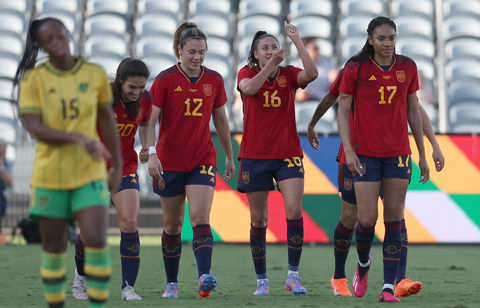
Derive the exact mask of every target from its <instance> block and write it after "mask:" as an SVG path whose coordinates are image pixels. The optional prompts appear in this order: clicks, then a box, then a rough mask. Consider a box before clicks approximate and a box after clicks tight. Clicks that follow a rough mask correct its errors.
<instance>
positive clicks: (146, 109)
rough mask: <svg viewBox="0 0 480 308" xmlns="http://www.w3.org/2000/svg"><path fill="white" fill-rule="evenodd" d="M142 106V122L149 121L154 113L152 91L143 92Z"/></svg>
mask: <svg viewBox="0 0 480 308" xmlns="http://www.w3.org/2000/svg"><path fill="white" fill-rule="evenodd" d="M140 102H141V103H140V106H142V108H143V114H142V120H141V122H142V123H145V122H148V120H150V117H151V115H152V95H151V94H150V92H148V91H146V90H145V92H144V93H143V94H142V97H141V98H140Z"/></svg>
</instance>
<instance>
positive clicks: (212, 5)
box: [188, 0, 232, 15]
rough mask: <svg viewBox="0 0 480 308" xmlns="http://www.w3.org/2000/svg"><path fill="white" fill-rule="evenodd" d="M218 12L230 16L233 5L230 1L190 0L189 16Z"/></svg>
mask: <svg viewBox="0 0 480 308" xmlns="http://www.w3.org/2000/svg"><path fill="white" fill-rule="evenodd" d="M209 12H217V13H221V14H224V15H230V13H231V12H232V3H231V2H230V0H216V1H211V0H190V1H189V5H188V14H189V15H196V14H205V13H209Z"/></svg>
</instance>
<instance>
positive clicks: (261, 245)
mask: <svg viewBox="0 0 480 308" xmlns="http://www.w3.org/2000/svg"><path fill="white" fill-rule="evenodd" d="M266 235H267V227H266V226H265V227H263V228H257V227H254V226H253V225H250V250H251V251H252V259H253V266H254V267H255V274H257V279H266V278H267V257H266V256H267V240H266Z"/></svg>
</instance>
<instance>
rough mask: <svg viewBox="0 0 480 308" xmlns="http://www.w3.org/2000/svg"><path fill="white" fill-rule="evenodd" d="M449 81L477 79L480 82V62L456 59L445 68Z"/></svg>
mask: <svg viewBox="0 0 480 308" xmlns="http://www.w3.org/2000/svg"><path fill="white" fill-rule="evenodd" d="M445 77H446V78H447V81H449V80H455V81H458V80H460V79H469V78H475V79H478V81H480V61H475V60H465V59H456V60H452V61H450V62H449V63H447V65H446V66H445Z"/></svg>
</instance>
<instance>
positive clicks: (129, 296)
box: [122, 281, 142, 301]
mask: <svg viewBox="0 0 480 308" xmlns="http://www.w3.org/2000/svg"><path fill="white" fill-rule="evenodd" d="M125 283H126V284H127V285H126V286H125V288H123V289H122V300H124V301H141V300H142V297H141V296H140V295H138V294H137V293H135V291H134V290H133V287H132V286H129V285H128V283H127V282H126V281H125Z"/></svg>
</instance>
